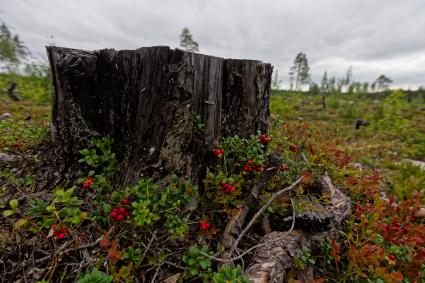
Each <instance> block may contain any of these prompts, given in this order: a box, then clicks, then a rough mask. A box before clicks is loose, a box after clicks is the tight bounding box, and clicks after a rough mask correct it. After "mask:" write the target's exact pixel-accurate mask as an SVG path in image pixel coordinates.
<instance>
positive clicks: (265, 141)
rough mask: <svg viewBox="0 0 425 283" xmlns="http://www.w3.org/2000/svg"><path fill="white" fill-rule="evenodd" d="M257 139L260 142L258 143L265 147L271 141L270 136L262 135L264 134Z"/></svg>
mask: <svg viewBox="0 0 425 283" xmlns="http://www.w3.org/2000/svg"><path fill="white" fill-rule="evenodd" d="M258 139H259V140H260V143H262V144H263V145H267V144H268V143H269V142H270V141H271V140H272V138H271V137H270V136H268V135H264V134H263V135H260V136H259V138H258Z"/></svg>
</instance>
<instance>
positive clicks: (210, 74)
mask: <svg viewBox="0 0 425 283" xmlns="http://www.w3.org/2000/svg"><path fill="white" fill-rule="evenodd" d="M47 53H48V58H49V62H50V66H51V69H52V82H53V101H52V109H53V113H52V114H53V115H52V139H53V141H54V143H55V144H56V145H57V146H58V149H59V154H58V157H59V158H60V162H61V164H62V165H63V168H64V169H65V170H67V169H69V168H71V167H72V165H73V164H75V162H76V160H78V158H79V150H80V149H82V148H84V147H87V145H88V141H89V139H90V137H91V136H106V135H110V136H111V137H112V138H114V140H115V144H114V146H115V152H116V154H117V158H118V160H119V162H120V163H121V167H122V173H121V176H119V183H120V184H124V185H127V184H132V183H134V182H136V181H137V180H138V179H140V178H142V177H143V176H153V177H155V178H161V177H165V176H168V175H169V174H171V173H176V174H178V175H180V176H185V177H188V178H191V179H193V180H195V181H199V180H200V178H201V176H200V174H201V172H202V169H205V166H204V164H208V160H209V159H210V156H211V155H210V154H211V153H210V152H211V149H212V147H213V146H214V145H215V144H217V143H218V142H219V140H220V138H221V137H223V136H231V135H239V136H241V137H248V136H249V135H251V134H254V133H255V132H256V131H257V130H259V131H261V132H267V124H268V116H269V108H268V103H269V88H270V80H271V73H272V66H271V65H270V64H265V63H262V62H259V61H253V60H233V59H223V58H218V57H213V56H207V55H202V54H195V53H191V52H184V51H181V50H178V49H176V50H173V49H170V48H168V47H162V46H160V47H145V48H140V49H137V50H123V51H116V50H113V49H104V50H99V51H83V50H76V49H69V48H60V47H47ZM194 115H199V116H198V117H200V120H201V122H202V123H203V125H204V127H203V129H202V130H201V131H199V132H197V131H195V130H194V128H195V127H194V121H195V122H196V120H194V119H193V117H194Z"/></svg>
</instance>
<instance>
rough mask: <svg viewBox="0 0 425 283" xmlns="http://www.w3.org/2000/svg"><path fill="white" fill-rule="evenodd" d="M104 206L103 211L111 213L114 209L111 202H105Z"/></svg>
mask: <svg viewBox="0 0 425 283" xmlns="http://www.w3.org/2000/svg"><path fill="white" fill-rule="evenodd" d="M102 208H103V211H104V212H105V213H110V212H111V211H112V206H111V205H110V204H108V203H104V204H103V205H102Z"/></svg>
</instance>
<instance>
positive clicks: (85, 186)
mask: <svg viewBox="0 0 425 283" xmlns="http://www.w3.org/2000/svg"><path fill="white" fill-rule="evenodd" d="M93 183H94V180H93V177H87V178H86V179H85V180H84V182H83V186H82V188H83V189H88V188H90V186H91V185H92V184H93Z"/></svg>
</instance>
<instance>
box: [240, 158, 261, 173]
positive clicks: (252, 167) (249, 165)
mask: <svg viewBox="0 0 425 283" xmlns="http://www.w3.org/2000/svg"><path fill="white" fill-rule="evenodd" d="M242 171H243V172H245V173H251V172H253V171H255V172H263V171H264V167H263V165H261V164H256V163H255V161H254V160H252V159H250V160H248V161H247V162H245V164H244V165H243V166H242Z"/></svg>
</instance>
